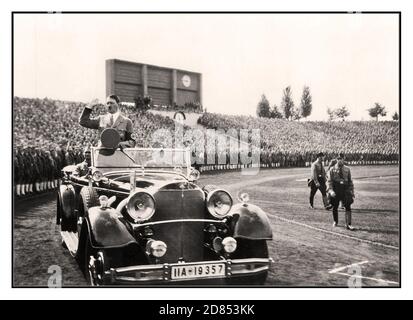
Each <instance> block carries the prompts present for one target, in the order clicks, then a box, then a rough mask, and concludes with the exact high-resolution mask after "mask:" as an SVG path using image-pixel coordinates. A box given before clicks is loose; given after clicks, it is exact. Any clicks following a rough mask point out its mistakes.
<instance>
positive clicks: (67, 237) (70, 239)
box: [60, 231, 79, 256]
mask: <svg viewBox="0 0 413 320" xmlns="http://www.w3.org/2000/svg"><path fill="white" fill-rule="evenodd" d="M60 234H61V235H62V239H63V241H64V243H65V244H66V246H67V249H69V252H70V254H71V255H72V256H75V255H76V251H77V247H78V244H79V238H78V237H77V234H76V233H74V232H70V231H61V232H60Z"/></svg>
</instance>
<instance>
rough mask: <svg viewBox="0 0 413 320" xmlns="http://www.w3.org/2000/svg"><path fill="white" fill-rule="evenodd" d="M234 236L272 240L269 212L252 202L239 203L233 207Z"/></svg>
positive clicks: (231, 214) (231, 213)
mask: <svg viewBox="0 0 413 320" xmlns="http://www.w3.org/2000/svg"><path fill="white" fill-rule="evenodd" d="M230 216H232V221H233V231H234V234H233V236H234V238H244V239H250V240H272V230H271V225H270V221H269V219H268V216H267V214H266V213H265V212H264V211H263V210H262V209H261V208H260V207H258V206H256V205H253V204H251V203H246V204H243V203H237V204H236V205H234V206H233V207H232V209H231V212H230Z"/></svg>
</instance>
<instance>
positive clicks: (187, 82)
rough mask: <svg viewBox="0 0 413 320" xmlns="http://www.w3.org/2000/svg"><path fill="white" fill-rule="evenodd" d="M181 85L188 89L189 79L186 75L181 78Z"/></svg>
mask: <svg viewBox="0 0 413 320" xmlns="http://www.w3.org/2000/svg"><path fill="white" fill-rule="evenodd" d="M182 84H183V85H184V87H186V88H188V87H189V86H190V85H191V77H190V76H188V75H187V74H186V75H184V76H183V77H182Z"/></svg>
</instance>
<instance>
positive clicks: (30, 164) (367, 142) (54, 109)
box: [13, 97, 399, 195]
mask: <svg viewBox="0 0 413 320" xmlns="http://www.w3.org/2000/svg"><path fill="white" fill-rule="evenodd" d="M84 106H85V104H84V103H79V102H66V101H60V100H52V99H47V98H45V99H32V98H19V97H14V99H13V115H14V119H13V137H14V154H13V160H14V181H15V184H16V185H20V186H24V187H21V189H20V190H18V191H17V192H16V193H17V195H24V194H27V193H34V192H42V191H45V190H48V189H53V188H55V187H56V186H57V185H58V183H59V179H60V178H61V169H62V168H63V167H64V166H66V165H70V164H75V163H79V162H81V161H83V158H82V157H83V155H82V154H83V149H84V147H86V146H88V145H96V144H97V140H98V132H97V131H96V130H91V129H86V128H83V127H81V126H80V125H79V124H78V119H79V115H80V113H81V111H82V109H83V108H84ZM102 109H103V108H102ZM121 109H122V112H123V113H124V114H125V115H126V116H128V117H129V118H130V119H131V120H132V122H133V124H134V132H135V133H136V137H137V139H136V145H137V146H138V147H151V146H153V144H152V143H153V139H152V136H153V134H154V132H155V131H157V130H158V129H166V130H168V131H169V132H173V130H174V129H175V122H174V121H173V120H172V119H171V118H168V117H164V116H161V115H157V114H156V115H155V114H152V113H150V112H147V111H146V112H145V111H136V108H135V107H134V106H133V105H124V106H122V107H121ZM198 123H199V124H200V125H201V126H200V127H203V128H205V129H222V130H225V131H226V130H228V129H234V128H235V129H259V130H260V135H261V146H260V147H261V159H260V166H261V167H274V168H278V167H295V166H308V165H310V163H311V161H313V160H314V158H315V154H317V153H318V152H320V151H322V152H324V153H325V154H326V161H328V160H330V159H333V158H334V157H335V156H336V155H337V154H338V153H345V155H346V161H347V162H349V163H352V164H385V163H398V159H399V124H398V122H396V121H380V122H376V121H339V122H337V121H330V122H322V121H315V122H313V121H287V120H280V119H265V118H256V117H252V116H232V115H221V114H213V113H203V114H202V115H201V116H200V118H199V120H198ZM184 129H185V130H187V129H189V128H188V127H184ZM228 159H229V157H228ZM228 161H229V160H228ZM198 168H200V170H201V171H202V170H217V169H236V168H240V165H234V164H233V163H232V164H229V163H227V164H222V163H220V164H215V165H214V164H212V165H211V164H209V165H207V166H206V165H205V166H203V165H199V164H198ZM22 191H23V192H22Z"/></svg>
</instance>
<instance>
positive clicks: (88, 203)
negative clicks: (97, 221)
mask: <svg viewBox="0 0 413 320" xmlns="http://www.w3.org/2000/svg"><path fill="white" fill-rule="evenodd" d="M80 198H81V203H80V207H82V205H83V208H82V209H83V214H85V213H86V212H87V211H88V210H89V208H91V207H95V206H98V205H99V195H98V193H97V192H96V190H95V189H93V188H90V187H83V188H82V190H80Z"/></svg>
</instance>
